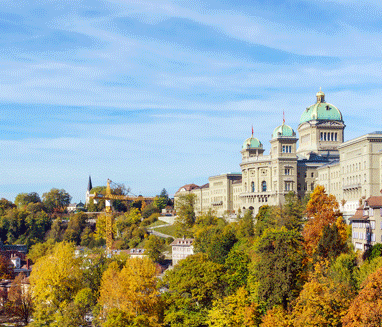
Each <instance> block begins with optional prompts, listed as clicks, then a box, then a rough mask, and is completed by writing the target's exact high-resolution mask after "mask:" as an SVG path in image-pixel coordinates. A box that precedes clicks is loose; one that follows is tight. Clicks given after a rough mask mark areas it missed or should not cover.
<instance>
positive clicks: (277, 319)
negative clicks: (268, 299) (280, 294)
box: [260, 305, 291, 327]
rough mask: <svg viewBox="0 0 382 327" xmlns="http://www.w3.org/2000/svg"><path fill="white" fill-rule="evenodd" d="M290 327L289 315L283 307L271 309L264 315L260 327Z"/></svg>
mask: <svg viewBox="0 0 382 327" xmlns="http://www.w3.org/2000/svg"><path fill="white" fill-rule="evenodd" d="M276 326H277V327H289V326H291V325H290V324H289V314H288V311H286V310H285V309H284V308H283V307H282V306H279V305H278V306H275V307H273V308H272V309H269V310H268V311H267V312H266V314H265V315H264V317H263V319H262V321H261V324H260V327H276Z"/></svg>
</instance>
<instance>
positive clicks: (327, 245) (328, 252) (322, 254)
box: [314, 224, 349, 261]
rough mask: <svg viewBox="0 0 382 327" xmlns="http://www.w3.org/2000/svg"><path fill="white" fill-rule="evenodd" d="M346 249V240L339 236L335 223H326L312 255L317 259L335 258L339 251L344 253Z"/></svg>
mask: <svg viewBox="0 0 382 327" xmlns="http://www.w3.org/2000/svg"><path fill="white" fill-rule="evenodd" d="M348 250H349V249H348V245H347V242H346V240H344V239H343V238H342V237H341V235H340V233H339V231H338V227H337V225H336V224H332V225H326V226H324V228H323V231H322V235H321V238H320V239H319V241H318V244H317V249H316V250H315V251H314V257H315V259H316V260H318V261H319V260H323V259H326V260H335V258H337V257H338V256H339V255H340V254H341V253H346V252H347V251H348Z"/></svg>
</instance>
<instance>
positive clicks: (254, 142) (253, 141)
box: [243, 136, 263, 149]
mask: <svg viewBox="0 0 382 327" xmlns="http://www.w3.org/2000/svg"><path fill="white" fill-rule="evenodd" d="M255 148H261V149H262V148H263V145H262V144H261V142H260V141H259V139H258V138H256V137H253V136H251V137H250V138H248V139H246V140H245V141H244V143H243V149H255Z"/></svg>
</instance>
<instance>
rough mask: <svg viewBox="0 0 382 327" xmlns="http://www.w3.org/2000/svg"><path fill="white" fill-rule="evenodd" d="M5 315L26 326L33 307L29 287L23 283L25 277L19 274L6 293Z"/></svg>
mask: <svg viewBox="0 0 382 327" xmlns="http://www.w3.org/2000/svg"><path fill="white" fill-rule="evenodd" d="M8 300H9V301H8V303H7V306H6V314H7V316H8V317H10V318H11V317H12V318H13V319H15V318H16V319H17V320H18V321H20V322H22V323H23V324H24V325H27V324H28V322H29V318H30V317H31V315H32V310H33V305H32V297H31V294H30V290H29V285H27V284H26V282H25V275H24V274H23V273H21V274H19V275H18V276H17V277H16V278H15V279H14V280H13V282H12V284H11V287H10V289H9V293H8Z"/></svg>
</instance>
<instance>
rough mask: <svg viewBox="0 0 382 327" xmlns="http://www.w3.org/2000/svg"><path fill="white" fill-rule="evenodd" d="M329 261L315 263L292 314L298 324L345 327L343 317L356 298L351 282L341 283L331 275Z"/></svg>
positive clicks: (298, 325) (296, 324)
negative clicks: (343, 326) (328, 272)
mask: <svg viewBox="0 0 382 327" xmlns="http://www.w3.org/2000/svg"><path fill="white" fill-rule="evenodd" d="M327 271H328V263H320V264H317V265H316V266H315V271H314V272H313V274H312V276H311V277H310V280H309V281H308V282H307V283H305V285H304V287H303V289H302V291H301V293H300V295H299V297H298V298H297V300H296V304H295V306H294V308H293V312H292V314H291V325H292V326H294V327H309V326H311V327H313V326H314V327H316V326H322V327H324V326H333V327H341V326H342V323H341V319H342V317H343V316H344V315H345V314H346V311H347V309H348V308H349V305H350V303H351V301H352V299H353V297H354V294H355V293H354V291H353V290H352V289H351V287H350V285H349V284H347V283H338V282H337V281H335V280H333V279H331V278H330V277H328V275H327Z"/></svg>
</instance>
